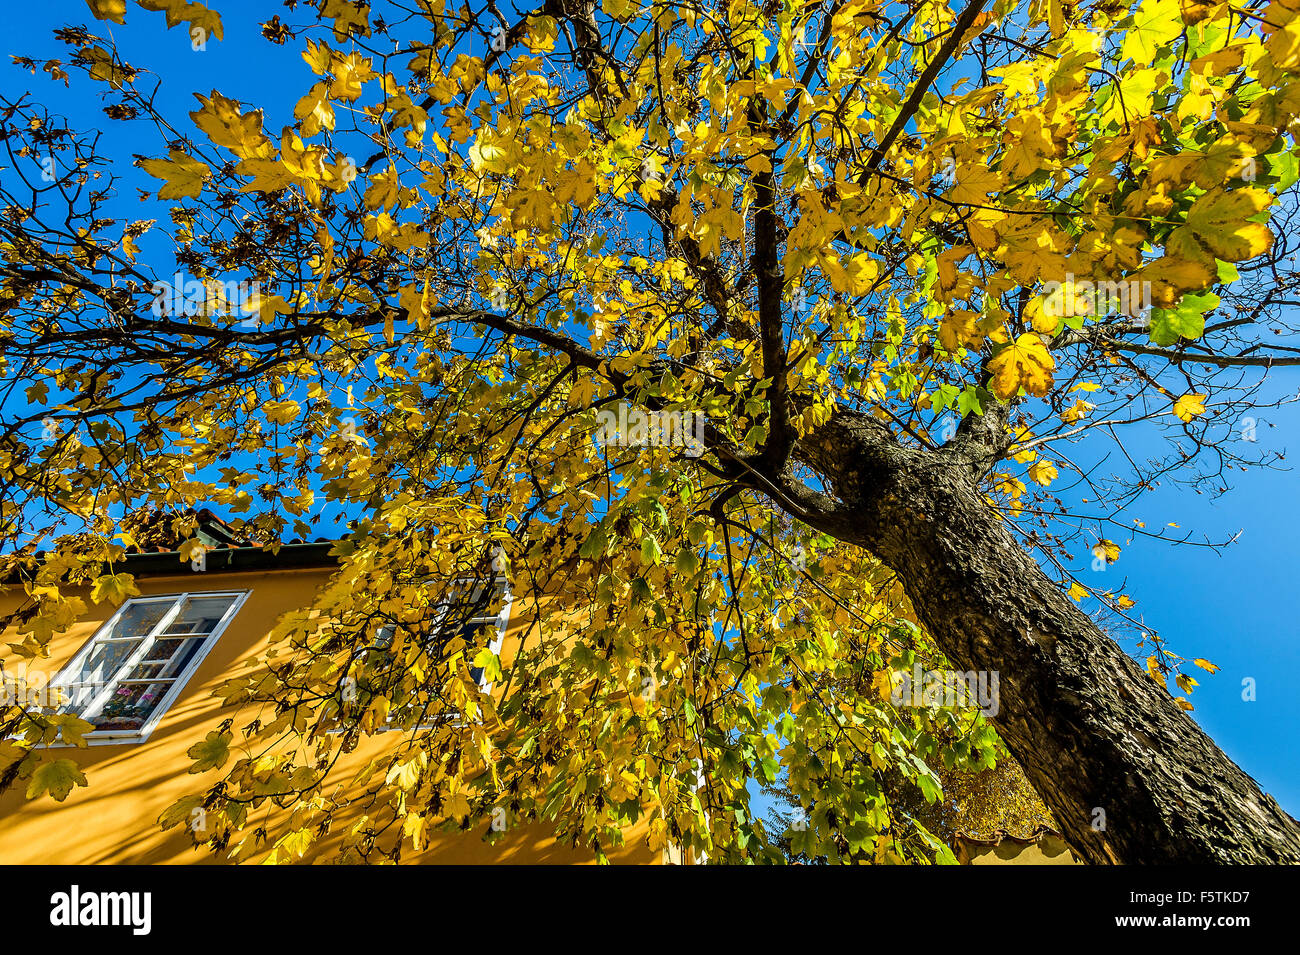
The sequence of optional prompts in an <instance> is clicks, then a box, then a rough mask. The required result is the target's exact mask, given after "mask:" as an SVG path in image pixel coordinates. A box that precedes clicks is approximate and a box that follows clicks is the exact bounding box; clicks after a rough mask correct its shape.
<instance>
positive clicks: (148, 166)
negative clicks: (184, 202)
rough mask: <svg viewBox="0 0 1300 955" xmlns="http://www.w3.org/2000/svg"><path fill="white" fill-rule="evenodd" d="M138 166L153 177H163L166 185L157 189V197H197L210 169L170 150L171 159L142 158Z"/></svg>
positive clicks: (175, 150) (178, 152) (174, 150)
mask: <svg viewBox="0 0 1300 955" xmlns="http://www.w3.org/2000/svg"><path fill="white" fill-rule="evenodd" d="M140 168H141V169H143V170H144V171H145V172H147V173H148V174H149V175H151V176H153V177H154V178H155V179H164V180H166V181H167V185H165V186H163V187H162V188H161V189H159V190H158V198H159V199H179V198H181V197H182V196H188V197H189V198H191V199H197V198H198V195H199V193H200V192H202V191H203V183H204V182H205V181H206V180H207V179H209V178H211V176H212V170H211V169H209V168H208V167H207V166H206V165H204V164H203V163H201V162H199V161H198V160H197V159H193V158H191V157H190V156H187V155H186V154H185V153H183V152H181V151H180V150H179V149H173V150H171V159H142V160H140Z"/></svg>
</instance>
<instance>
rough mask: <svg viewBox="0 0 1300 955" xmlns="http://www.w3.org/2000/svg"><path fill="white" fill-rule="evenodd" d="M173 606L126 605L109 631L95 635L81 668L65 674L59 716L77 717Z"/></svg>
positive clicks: (165, 603) (167, 602)
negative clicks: (70, 715)
mask: <svg viewBox="0 0 1300 955" xmlns="http://www.w3.org/2000/svg"><path fill="white" fill-rule="evenodd" d="M174 604H175V601H174V600H150V601H144V602H137V603H131V604H128V605H127V607H126V609H125V610H123V611H122V615H121V616H120V617H118V618H117V622H116V623H115V624H114V625H113V626H112V627H111V628H109V629H106V630H104V631H103V632H102V633H98V634H96V635H95V645H94V646H93V647H92V648H91V651H90V653H88V654H87V655H86V659H85V661H84V662H83V663H82V664H81V667H80V668H79V669H78V670H77V671H75V672H74V673H70V674H68V676H69V680H68V681H66V682H65V681H60V683H62V685H63V688H64V693H65V694H67V696H68V702H67V703H65V704H64V705H63V706H62V707H61V712H64V713H77V714H79V715H80V712H81V710H82V709H83V708H85V707H86V706H88V705H89V704H90V701H91V700H93V699H94V698H95V696H96V695H97V694H98V693H99V692H100V691H101V690H102V689H103V688H104V687H105V686H107V685H108V682H109V681H110V680H112V679H113V678H114V677H115V676H116V675H117V671H118V670H119V669H120V668H121V666H122V664H123V663H125V662H126V660H127V658H128V657H130V656H131V654H132V653H134V652H135V651H136V649H137V648H138V647H139V646H140V641H141V640H143V639H144V638H145V637H146V636H147V635H148V633H149V631H150V630H152V629H153V628H154V627H156V626H157V625H158V623H159V621H161V620H162V618H163V617H165V616H166V615H167V612H168V611H169V610H171V609H172V607H173V605H174ZM124 638H130V639H124ZM82 718H83V719H84V718H85V717H84V716H83V717H82Z"/></svg>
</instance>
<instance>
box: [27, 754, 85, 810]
mask: <svg viewBox="0 0 1300 955" xmlns="http://www.w3.org/2000/svg"><path fill="white" fill-rule="evenodd" d="M84 785H86V775H85V773H83V772H82V771H81V767H80V766H78V765H77V764H76V763H74V762H73V761H72V760H70V759H56V760H54V761H53V762H49V763H42V764H41V765H40V766H39V767H38V768H37V770H36V772H34V773H32V781H31V782H30V783H28V784H27V798H28V799H35V798H36V797H37V796H39V795H41V794H42V793H45V792H48V793H49V794H50V798H52V799H53V800H54V801H55V802H63V800H65V799H67V798H68V793H70V792H72V787H73V786H84Z"/></svg>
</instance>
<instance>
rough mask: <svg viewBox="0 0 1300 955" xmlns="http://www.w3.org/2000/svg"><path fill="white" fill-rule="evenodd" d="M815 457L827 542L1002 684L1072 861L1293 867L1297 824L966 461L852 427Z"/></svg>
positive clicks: (835, 428) (952, 649) (836, 433)
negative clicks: (826, 507)
mask: <svg viewBox="0 0 1300 955" xmlns="http://www.w3.org/2000/svg"><path fill="white" fill-rule="evenodd" d="M837 417H838V416H837ZM816 444H817V445H818V446H817V447H805V448H804V449H803V452H802V454H800V452H798V451H797V452H796V453H797V454H800V456H801V457H803V458H804V460H805V461H807V462H809V463H812V464H814V466H816V467H817V469H818V470H820V471H822V472H823V473H824V474H827V475H828V477H830V479H831V483H832V485H833V487H834V489H835V491H836V495H837V497H838V498H839V501H838V502H836V506H835V507H834V513H833V514H832V515H830V516H828V519H827V521H826V522H825V529H827V530H828V531H830V532H831V533H833V534H834V535H835V536H837V537H839V538H840V539H842V540H846V541H850V542H852V543H856V544H859V545H861V546H862V547H864V548H866V549H868V550H870V551H871V552H872V553H874V554H876V555H877V556H878V557H880V559H881V560H883V561H884V562H885V563H886V564H888V565H889V566H890V567H891V568H892V569H893V570H894V571H895V572H896V573H897V574H898V575H899V577H900V579H901V580H902V581H903V584H904V587H905V589H906V591H907V593H908V596H909V597H910V598H911V600H912V602H913V604H914V606H915V608H916V611H917V614H918V615H919V617H920V619H921V620H922V622H924V624H925V626H926V627H927V629H928V630H929V631H930V633H931V634H932V636H933V638H934V640H935V641H936V643H937V644H938V646H939V647H940V648H941V649H942V650H943V652H944V654H945V655H946V656H947V658H948V660H949V661H950V662H951V663H952V664H953V665H954V666H955V667H956V668H958V669H959V670H985V671H996V673H997V674H998V687H999V700H998V703H999V709H998V712H997V715H996V717H994V718H993V722H994V725H995V726H996V727H997V729H998V732H999V734H1000V735H1001V736H1002V738H1003V740H1004V741H1005V742H1006V744H1007V747H1008V749H1010V750H1011V752H1012V753H1013V754H1014V755H1015V757H1016V759H1017V760H1018V761H1019V762H1020V763H1021V765H1022V766H1024V769H1025V772H1026V773H1027V775H1028V777H1029V779H1030V781H1031V782H1032V783H1033V785H1034V788H1035V789H1037V791H1038V793H1039V794H1040V795H1041V796H1042V798H1043V801H1044V802H1045V803H1046V804H1047V805H1048V807H1050V809H1051V810H1052V813H1053V815H1054V816H1055V817H1056V820H1057V822H1058V824H1059V825H1060V826H1061V829H1062V832H1063V835H1064V837H1065V839H1066V841H1067V842H1068V843H1069V845H1070V847H1071V848H1072V849H1073V850H1074V851H1075V853H1076V854H1077V855H1079V856H1080V857H1081V858H1082V859H1084V860H1086V861H1088V862H1094V863H1105V862H1112V863H1171V862H1184V863H1187V862H1190V863H1226V862H1237V863H1282V862H1288V863H1300V824H1297V822H1296V820H1294V819H1292V818H1291V817H1290V816H1289V815H1287V813H1285V812H1284V811H1283V810H1282V809H1281V807H1280V806H1278V804H1277V802H1276V801H1275V800H1274V799H1272V798H1271V797H1270V796H1266V795H1265V794H1264V793H1262V792H1261V791H1260V789H1259V787H1258V785H1256V783H1255V781H1254V780H1253V779H1251V778H1250V777H1249V776H1248V775H1246V773H1244V772H1243V771H1242V770H1241V769H1240V768H1239V767H1238V766H1237V765H1236V764H1235V763H1233V762H1232V760H1230V759H1229V758H1228V757H1227V756H1226V755H1225V754H1224V753H1223V752H1222V751H1221V750H1220V749H1219V748H1218V747H1217V746H1216V745H1215V744H1214V742H1213V741H1212V740H1211V739H1210V738H1209V736H1207V735H1206V734H1205V732H1204V731H1202V730H1201V728H1200V727H1199V726H1197V725H1196V723H1195V722H1193V720H1192V719H1191V717H1189V716H1188V715H1187V714H1186V713H1184V712H1183V711H1182V710H1180V709H1179V708H1178V707H1177V706H1176V705H1175V704H1174V702H1173V699H1172V697H1171V696H1170V695H1169V693H1168V692H1167V691H1166V690H1165V688H1163V687H1162V686H1160V685H1158V684H1157V683H1156V682H1155V681H1154V680H1152V679H1150V678H1149V677H1148V676H1147V675H1146V673H1145V672H1144V671H1143V670H1142V669H1141V668H1139V667H1138V666H1137V664H1136V663H1134V661H1133V660H1132V659H1131V658H1130V657H1129V656H1128V655H1127V654H1126V653H1125V652H1124V651H1123V650H1122V649H1121V648H1120V647H1119V646H1118V645H1117V644H1116V643H1115V642H1114V641H1113V640H1111V639H1110V638H1109V637H1107V636H1106V635H1105V634H1104V633H1102V632H1101V631H1100V630H1099V629H1098V628H1097V627H1096V626H1095V625H1094V624H1093V622H1092V621H1091V620H1090V619H1089V618H1088V616H1087V615H1086V614H1084V613H1083V612H1082V611H1081V610H1079V608H1078V607H1076V606H1075V605H1074V603H1073V602H1072V601H1071V600H1070V598H1069V597H1068V596H1066V595H1065V594H1063V593H1062V592H1061V590H1060V588H1059V587H1058V586H1057V585H1056V584H1055V583H1053V582H1052V581H1051V580H1050V579H1049V578H1048V577H1047V575H1046V574H1044V573H1043V571H1042V570H1041V569H1040V568H1039V566H1038V564H1037V563H1036V562H1035V561H1034V560H1033V559H1032V558H1031V557H1030V556H1029V555H1028V554H1027V553H1026V552H1025V551H1024V550H1023V549H1022V548H1021V547H1020V546H1019V544H1017V542H1016V540H1015V538H1014V537H1013V536H1012V535H1011V533H1010V532H1009V531H1008V529H1007V527H1006V525H1005V522H1004V521H1002V520H1001V519H1000V518H999V517H998V515H997V514H996V513H995V512H994V511H993V510H992V509H991V508H989V507H988V505H987V504H986V503H985V501H984V500H983V495H982V494H981V492H980V491H979V490H978V488H977V486H976V482H975V479H974V478H973V476H972V469H971V468H970V467H969V466H966V465H965V464H964V463H963V461H962V460H961V458H960V456H958V455H954V454H948V453H944V452H943V451H939V452H926V451H913V450H911V449H904V448H901V447H900V446H899V445H897V444H896V443H894V442H893V441H892V439H888V440H886V438H885V436H884V435H883V429H879V427H878V426H877V425H875V423H874V422H871V421H869V420H867V419H862V418H857V417H856V416H853V417H850V418H849V419H848V423H847V424H845V422H844V421H839V422H833V423H832V426H830V427H828V428H827V429H826V430H825V431H823V432H822V433H820V434H819V435H817V440H816Z"/></svg>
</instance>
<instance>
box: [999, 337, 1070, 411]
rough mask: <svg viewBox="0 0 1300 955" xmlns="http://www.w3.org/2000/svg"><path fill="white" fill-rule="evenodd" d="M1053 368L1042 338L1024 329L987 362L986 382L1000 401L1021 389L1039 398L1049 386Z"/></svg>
mask: <svg viewBox="0 0 1300 955" xmlns="http://www.w3.org/2000/svg"><path fill="white" fill-rule="evenodd" d="M1055 370H1056V361H1055V360H1054V359H1053V358H1052V355H1051V353H1050V352H1049V351H1048V350H1047V346H1045V345H1044V344H1043V340H1042V339H1041V338H1039V337H1038V335H1036V334H1034V333H1032V332H1025V333H1024V334H1023V335H1021V336H1020V337H1019V338H1017V339H1016V340H1015V342H1013V343H1010V344H1008V345H1006V346H1004V347H1003V348H1002V350H1001V351H999V352H998V353H997V354H996V355H994V356H993V358H992V359H991V360H990V361H989V371H990V372H991V376H990V379H989V385H990V387H991V389H992V391H993V393H994V394H995V395H997V396H998V397H999V398H1001V399H1002V400H1003V401H1010V400H1011V399H1012V398H1013V397H1015V395H1016V393H1017V392H1018V391H1019V390H1020V389H1021V388H1024V389H1025V391H1026V392H1027V393H1028V394H1031V395H1036V396H1038V397H1042V396H1043V395H1045V394H1047V392H1048V391H1050V390H1051V388H1052V372H1053V371H1055Z"/></svg>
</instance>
